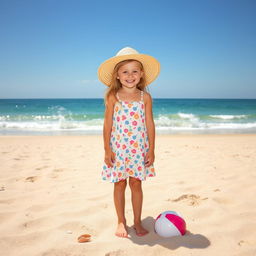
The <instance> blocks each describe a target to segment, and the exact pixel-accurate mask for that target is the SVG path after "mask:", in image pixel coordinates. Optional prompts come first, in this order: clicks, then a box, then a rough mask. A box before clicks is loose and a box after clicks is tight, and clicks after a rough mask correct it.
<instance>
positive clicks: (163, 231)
mask: <svg viewBox="0 0 256 256" xmlns="http://www.w3.org/2000/svg"><path fill="white" fill-rule="evenodd" d="M155 232H156V233H157V234H158V235H159V236H162V237H171V236H183V235H184V234H185V233H186V222H185V220H184V219H183V218H182V217H181V216H180V215H179V214H178V213H177V212H174V211H165V212H162V213H161V214H159V215H158V217H157V218H156V220H155Z"/></svg>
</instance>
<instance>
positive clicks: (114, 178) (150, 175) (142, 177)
mask: <svg viewBox="0 0 256 256" xmlns="http://www.w3.org/2000/svg"><path fill="white" fill-rule="evenodd" d="M155 176H156V174H155V173H154V174H152V173H150V174H148V175H146V176H134V175H129V174H126V175H125V176H122V177H120V178H119V177H113V176H110V177H107V176H102V180H104V181H110V183H116V182H119V181H121V180H126V179H127V178H128V177H133V178H135V179H138V180H141V181H145V180H146V179H147V178H148V177H155Z"/></svg>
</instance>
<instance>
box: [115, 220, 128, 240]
mask: <svg viewBox="0 0 256 256" xmlns="http://www.w3.org/2000/svg"><path fill="white" fill-rule="evenodd" d="M115 235H116V236H119V237H128V232H127V228H126V224H125V223H123V222H120V223H118V224H117V229H116V233H115Z"/></svg>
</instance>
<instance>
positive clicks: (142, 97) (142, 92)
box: [140, 91, 143, 101]
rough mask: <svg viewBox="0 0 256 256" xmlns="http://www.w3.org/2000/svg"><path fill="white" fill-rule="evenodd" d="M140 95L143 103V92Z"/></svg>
mask: <svg viewBox="0 0 256 256" xmlns="http://www.w3.org/2000/svg"><path fill="white" fill-rule="evenodd" d="M140 95H141V97H140V100H141V101H143V91H140Z"/></svg>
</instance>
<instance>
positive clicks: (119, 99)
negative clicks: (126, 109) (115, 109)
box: [116, 92, 121, 101]
mask: <svg viewBox="0 0 256 256" xmlns="http://www.w3.org/2000/svg"><path fill="white" fill-rule="evenodd" d="M116 97H117V99H118V100H119V101H121V100H120V98H119V95H118V92H117V93H116Z"/></svg>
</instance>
